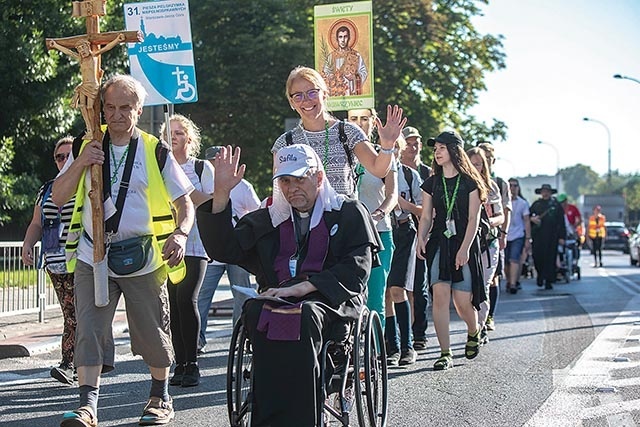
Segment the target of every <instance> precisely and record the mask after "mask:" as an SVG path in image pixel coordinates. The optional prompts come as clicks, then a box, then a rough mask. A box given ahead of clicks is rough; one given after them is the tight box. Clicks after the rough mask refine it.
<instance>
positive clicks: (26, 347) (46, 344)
mask: <svg viewBox="0 0 640 427" xmlns="http://www.w3.org/2000/svg"><path fill="white" fill-rule="evenodd" d="M112 328H113V334H114V335H116V334H121V333H123V332H125V331H126V330H127V329H128V324H127V316H126V314H125V313H124V311H123V312H120V310H118V312H116V315H115V316H114V318H113V325H112ZM60 339H61V327H60V326H55V327H54V326H52V327H50V328H47V329H44V330H42V331H39V332H38V333H36V334H33V333H31V334H23V335H18V336H15V337H13V338H11V339H8V340H5V341H1V342H0V359H9V358H13V357H30V356H35V355H37V354H43V353H47V352H50V351H53V350H55V349H57V348H59V347H60Z"/></svg>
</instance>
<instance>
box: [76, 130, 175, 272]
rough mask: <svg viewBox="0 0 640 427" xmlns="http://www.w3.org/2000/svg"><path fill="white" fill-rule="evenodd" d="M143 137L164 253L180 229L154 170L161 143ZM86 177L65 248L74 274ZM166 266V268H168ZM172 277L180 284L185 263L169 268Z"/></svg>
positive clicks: (80, 186) (154, 220) (151, 201)
mask: <svg viewBox="0 0 640 427" xmlns="http://www.w3.org/2000/svg"><path fill="white" fill-rule="evenodd" d="M138 132H140V134H141V135H142V143H143V146H144V152H145V161H146V164H147V173H148V179H149V191H148V195H149V208H150V210H151V221H152V223H153V224H152V227H150V228H151V229H152V230H153V236H154V243H155V245H156V250H157V251H160V252H161V251H162V247H163V246H164V243H165V241H166V240H167V239H168V238H169V236H170V235H171V234H172V233H173V231H174V230H175V228H176V223H175V220H174V218H173V214H172V212H171V198H170V197H169V193H168V192H167V188H166V186H165V185H164V181H163V180H162V174H161V172H160V169H159V168H157V167H151V165H157V164H158V161H157V159H156V145H157V144H158V140H157V139H156V138H155V137H154V136H152V135H149V134H148V133H146V132H142V131H140V130H138ZM89 142H90V141H88V140H85V141H83V142H82V146H81V147H80V152H82V150H83V149H84V147H85V146H86V145H87V144H88V143H89ZM84 181H85V178H84V175H83V176H82V178H80V180H79V181H78V189H77V190H76V201H75V204H74V206H73V213H72V216H71V224H70V225H69V234H68V236H67V242H66V245H65V254H66V260H67V271H68V272H70V273H72V272H73V271H74V270H75V268H76V261H77V254H76V251H77V249H78V242H79V241H80V235H81V234H82V229H83V227H82V207H83V206H82V205H83V203H84V195H85V194H84V192H85V188H84V187H85V186H84ZM165 265H166V264H165ZM167 268H168V272H167V273H168V275H169V279H170V280H171V283H174V284H177V283H180V282H181V281H182V280H183V279H184V277H185V275H186V266H185V264H184V261H181V262H180V264H178V265H177V266H175V267H171V268H169V267H167Z"/></svg>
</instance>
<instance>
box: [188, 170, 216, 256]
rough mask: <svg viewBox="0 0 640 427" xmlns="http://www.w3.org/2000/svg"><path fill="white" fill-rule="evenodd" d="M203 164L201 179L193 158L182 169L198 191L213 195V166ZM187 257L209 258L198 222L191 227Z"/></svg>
mask: <svg viewBox="0 0 640 427" xmlns="http://www.w3.org/2000/svg"><path fill="white" fill-rule="evenodd" d="M202 164H203V168H202V176H201V177H198V173H197V172H196V162H195V159H194V158H193V157H190V158H189V159H187V161H186V163H183V164H181V165H180V167H181V168H182V171H183V172H184V173H185V175H187V178H189V181H191V184H193V186H194V187H195V189H196V190H198V191H202V192H203V193H207V194H211V193H213V166H211V162H209V161H207V160H204V161H203V163H202ZM185 255H187V256H195V257H200V258H209V256H208V255H207V251H205V250H204V245H203V244H202V240H201V239H200V232H199V231H198V223H197V221H194V222H193V227H191V231H190V232H189V237H187V247H186V249H185Z"/></svg>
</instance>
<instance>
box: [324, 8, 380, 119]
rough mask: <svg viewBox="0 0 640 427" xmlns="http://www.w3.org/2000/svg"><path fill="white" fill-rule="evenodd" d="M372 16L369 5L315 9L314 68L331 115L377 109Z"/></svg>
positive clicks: (371, 9)
mask: <svg viewBox="0 0 640 427" xmlns="http://www.w3.org/2000/svg"><path fill="white" fill-rule="evenodd" d="M372 12H373V8H372V4H371V2H370V1H357V2H350V3H334V4H326V5H320V6H315V7H314V40H315V52H314V53H315V67H316V70H317V71H318V72H319V73H320V74H322V76H323V77H324V79H325V81H326V82H327V86H328V87H329V99H328V101H327V108H328V109H329V110H330V111H337V110H349V109H356V108H373V107H374V106H375V105H374V104H375V102H374V91H373V81H374V77H373V76H374V74H373V16H372Z"/></svg>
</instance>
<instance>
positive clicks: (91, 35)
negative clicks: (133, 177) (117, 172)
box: [46, 0, 143, 262]
mask: <svg viewBox="0 0 640 427" xmlns="http://www.w3.org/2000/svg"><path fill="white" fill-rule="evenodd" d="M105 3H106V0H84V1H74V2H73V15H72V16H73V17H74V18H85V19H86V27H87V34H83V35H79V36H71V37H64V38H56V39H46V46H47V49H57V50H59V51H60V52H62V53H64V54H66V55H69V56H70V57H72V58H74V59H75V60H77V61H78V62H79V63H80V73H81V76H82V82H81V83H80V84H79V85H78V86H77V87H76V88H75V93H74V96H73V100H72V105H73V106H74V108H78V107H79V108H80V111H81V112H82V118H83V119H84V122H85V125H86V128H87V132H86V134H85V139H87V138H88V139H95V140H98V141H101V140H102V137H103V134H102V131H101V129H100V100H99V99H98V98H99V97H98V92H99V89H100V82H101V80H102V74H103V70H102V69H101V68H100V65H101V61H100V59H101V55H102V53H104V52H106V51H108V50H111V49H112V48H114V47H115V46H116V45H118V44H120V43H126V42H129V43H137V42H141V41H142V40H143V36H142V33H141V32H140V31H111V32H105V33H101V32H100V16H104V15H105V14H106V12H105ZM72 49H75V51H73V50H72ZM89 198H90V200H91V209H92V217H93V229H94V230H104V207H103V204H102V202H103V201H102V168H101V166H100V165H93V166H91V192H90V194H89ZM104 255H105V247H104V233H95V235H94V245H93V257H94V261H95V262H100V261H102V260H103V259H104Z"/></svg>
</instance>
